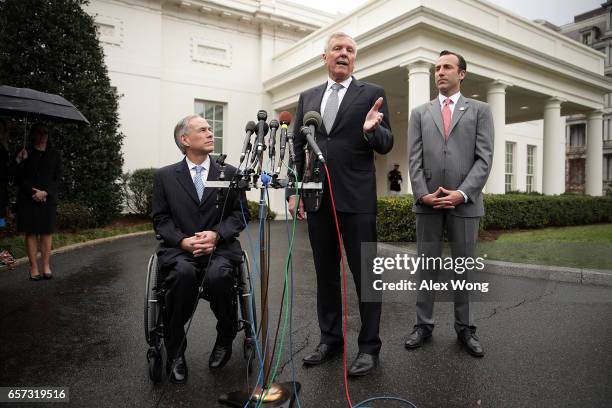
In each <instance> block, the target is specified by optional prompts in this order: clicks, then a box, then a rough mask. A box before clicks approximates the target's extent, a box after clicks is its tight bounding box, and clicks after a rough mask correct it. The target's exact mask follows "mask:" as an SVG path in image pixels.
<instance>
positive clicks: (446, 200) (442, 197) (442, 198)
mask: <svg viewBox="0 0 612 408" xmlns="http://www.w3.org/2000/svg"><path fill="white" fill-rule="evenodd" d="M421 201H422V202H423V204H425V205H428V206H430V207H433V208H435V209H451V208H455V207H456V206H458V205H460V204H463V203H464V202H465V199H464V198H463V194H461V193H460V192H459V191H457V190H447V189H445V188H444V187H442V186H440V187H438V189H437V190H436V191H434V192H433V193H431V194H427V195H424V196H423V197H421Z"/></svg>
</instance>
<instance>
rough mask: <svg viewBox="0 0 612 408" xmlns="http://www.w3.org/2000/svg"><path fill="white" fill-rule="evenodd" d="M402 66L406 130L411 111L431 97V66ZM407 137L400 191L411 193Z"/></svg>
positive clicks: (425, 64) (417, 63)
mask: <svg viewBox="0 0 612 408" xmlns="http://www.w3.org/2000/svg"><path fill="white" fill-rule="evenodd" d="M404 66H405V67H406V68H407V69H408V129H410V113H411V112H412V110H413V109H414V108H416V107H417V106H419V105H422V104H424V103H427V102H429V101H430V100H431V95H430V94H429V89H430V88H429V70H430V69H431V67H432V66H433V64H432V63H430V62H426V61H414V62H411V63H408V64H406V65H404ZM408 137H410V135H408ZM408 137H407V138H406V160H402V162H403V163H406V165H404V166H402V167H404V169H405V171H404V173H403V174H404V186H402V190H404V191H407V192H408V193H412V186H411V185H410V174H409V172H408V166H407V164H408V158H409V157H410V152H409V151H408V146H409V143H408Z"/></svg>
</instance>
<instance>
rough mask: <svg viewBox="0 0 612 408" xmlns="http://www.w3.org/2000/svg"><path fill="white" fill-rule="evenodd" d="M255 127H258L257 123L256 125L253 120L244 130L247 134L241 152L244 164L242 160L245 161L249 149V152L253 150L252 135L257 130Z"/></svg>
mask: <svg viewBox="0 0 612 408" xmlns="http://www.w3.org/2000/svg"><path fill="white" fill-rule="evenodd" d="M255 128H256V125H255V122H253V121H250V122H249V123H247V124H246V127H245V129H244V131H245V132H246V136H245V138H244V144H243V145H242V151H241V152H240V164H242V162H243V161H244V158H245V157H246V155H247V154H248V153H247V150H248V151H249V152H250V151H251V135H252V134H253V132H254V131H255Z"/></svg>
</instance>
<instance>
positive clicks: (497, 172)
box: [485, 81, 509, 194]
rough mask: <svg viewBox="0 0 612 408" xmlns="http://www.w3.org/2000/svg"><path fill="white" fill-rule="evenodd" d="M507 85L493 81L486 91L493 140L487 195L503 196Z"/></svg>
mask: <svg viewBox="0 0 612 408" xmlns="http://www.w3.org/2000/svg"><path fill="white" fill-rule="evenodd" d="M508 85H509V84H508V83H506V82H503V81H493V82H492V83H491V84H490V85H489V88H488V90H487V103H488V104H489V107H490V108H491V114H492V115H493V126H494V127H495V138H494V140H493V165H492V167H491V173H490V174H489V179H488V181H487V184H486V186H485V189H486V191H487V193H490V194H504V192H505V188H504V181H505V177H504V169H505V162H506V157H505V148H506V88H507V87H508Z"/></svg>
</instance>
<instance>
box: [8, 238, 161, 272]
mask: <svg viewBox="0 0 612 408" xmlns="http://www.w3.org/2000/svg"><path fill="white" fill-rule="evenodd" d="M147 234H153V230H151V231H139V232H131V233H129V234H122V235H113V236H112V237H105V238H98V239H92V240H91V241H85V242H79V243H76V244H72V245H66V246H63V247H61V248H57V249H54V250H52V251H51V255H55V254H61V253H64V252H69V251H73V250H75V249H80V248H86V247H90V246H94V245H98V244H104V243H106V242H112V241H117V240H120V239H123V238H132V237H140V236H142V235H147ZM39 256H40V255H39ZM27 262H28V257H27V256H24V257H23V258H19V259H16V260H15V263H14V264H13V265H11V266H10V267H2V268H0V272H4V271H10V270H11V269H13V268H15V267H17V266H20V265H23V264H25V263H27Z"/></svg>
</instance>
